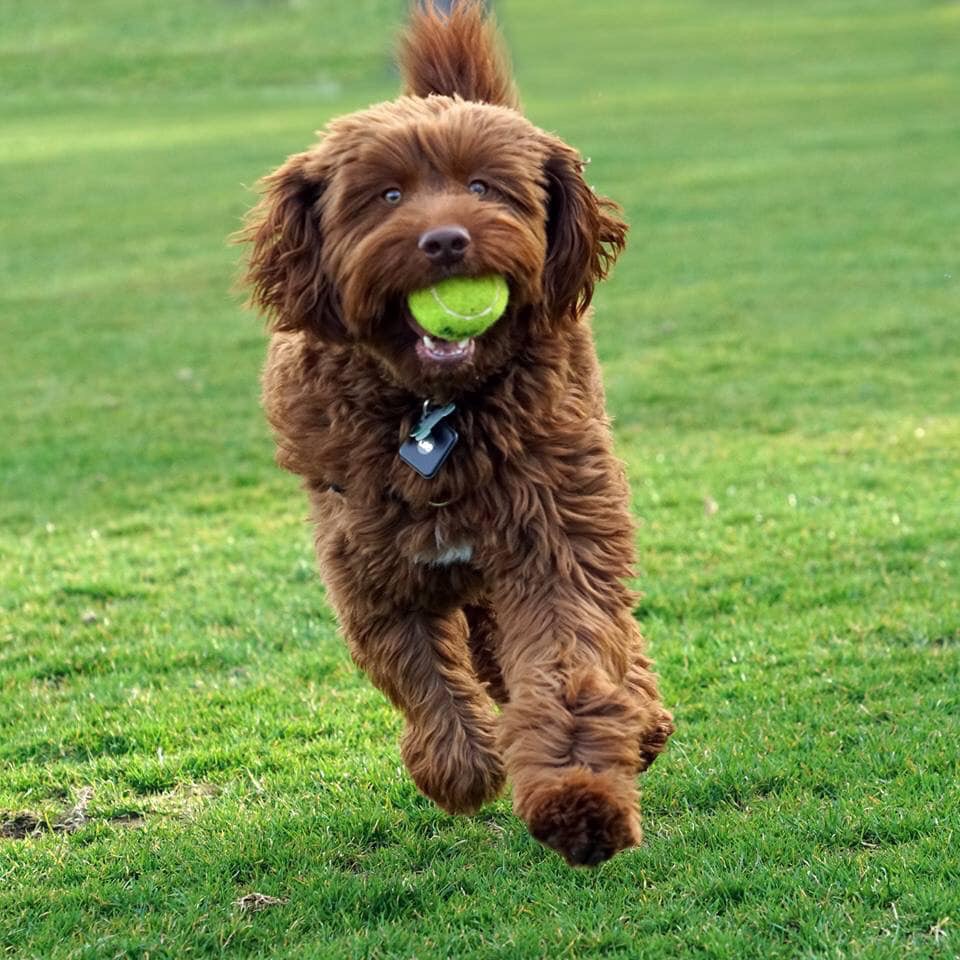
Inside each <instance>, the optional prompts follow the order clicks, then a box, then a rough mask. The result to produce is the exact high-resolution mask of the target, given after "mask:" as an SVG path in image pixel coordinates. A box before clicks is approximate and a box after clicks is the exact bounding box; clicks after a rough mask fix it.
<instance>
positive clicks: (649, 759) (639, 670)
mask: <svg viewBox="0 0 960 960" xmlns="http://www.w3.org/2000/svg"><path fill="white" fill-rule="evenodd" d="M651 666H653V661H652V660H651V659H650V658H649V657H646V656H644V654H643V653H641V652H640V650H639V649H638V650H637V651H636V652H635V653H634V656H633V659H632V660H631V663H630V666H629V667H628V668H627V673H626V676H625V677H624V678H623V685H624V687H625V688H626V690H627V692H628V693H629V694H630V695H631V696H632V697H634V698H635V699H636V700H637V701H638V702H639V703H640V704H642V705H643V706H644V707H645V708H646V709H647V711H648V713H649V717H650V719H649V721H648V722H647V723H646V724H645V725H644V727H643V728H642V730H641V734H640V753H639V755H638V757H637V773H643V771H644V770H646V769H647V767H649V766H650V764H651V763H653V761H654V760H656V759H657V757H658V756H660V754H661V753H663V751H664V750H665V749H666V748H667V740H669V739H670V735H671V734H672V733H673V731H674V726H673V715H672V714H671V713H670V711H669V710H666V709H665V708H664V707H663V706H662V705H661V703H660V691H659V689H658V688H657V675H656V674H655V673H654V672H653V671H652V670H651V669H650V667H651Z"/></svg>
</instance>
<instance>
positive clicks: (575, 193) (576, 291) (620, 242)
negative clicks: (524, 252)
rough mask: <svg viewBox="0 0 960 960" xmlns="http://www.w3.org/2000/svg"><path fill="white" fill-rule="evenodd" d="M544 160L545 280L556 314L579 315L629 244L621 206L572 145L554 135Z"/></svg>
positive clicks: (553, 313) (548, 300)
mask: <svg viewBox="0 0 960 960" xmlns="http://www.w3.org/2000/svg"><path fill="white" fill-rule="evenodd" d="M550 145H551V152H550V154H549V155H548V157H547V160H546V162H545V164H544V176H545V181H546V187H547V262H546V264H545V266H544V275H543V285H544V294H545V299H546V302H547V306H548V308H549V310H550V313H551V315H552V316H554V317H557V318H559V317H561V316H568V315H569V316H573V317H578V316H580V314H582V313H583V311H584V310H586V308H587V307H588V306H589V305H590V300H591V299H592V297H593V287H594V284H596V283H597V282H598V281H599V280H603V279H604V278H605V277H606V275H607V273H608V272H609V270H610V267H612V266H613V263H614V261H615V260H616V259H617V257H618V256H619V255H620V252H621V251H622V250H623V248H624V245H625V244H626V236H627V225H626V224H625V223H624V222H623V220H621V218H620V215H621V210H620V207H619V206H618V205H617V204H616V203H614V202H613V201H612V200H608V199H607V198H606V197H598V196H597V195H596V194H595V193H594V192H593V190H592V189H591V188H590V187H589V186H587V183H586V181H585V180H584V179H583V167H584V163H583V161H582V160H581V158H580V155H579V154H578V153H577V151H576V150H574V149H573V148H572V147H569V146H567V144H565V143H563V142H562V141H560V140H554V139H552V138H551V140H550Z"/></svg>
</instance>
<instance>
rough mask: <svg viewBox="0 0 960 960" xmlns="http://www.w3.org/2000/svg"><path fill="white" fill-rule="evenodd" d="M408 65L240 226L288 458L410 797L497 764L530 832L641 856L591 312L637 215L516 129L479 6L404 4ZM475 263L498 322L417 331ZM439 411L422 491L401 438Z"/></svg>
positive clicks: (469, 807) (628, 673) (643, 747)
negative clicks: (491, 293)
mask: <svg viewBox="0 0 960 960" xmlns="http://www.w3.org/2000/svg"><path fill="white" fill-rule="evenodd" d="M401 67H402V70H403V75H404V81H405V86H406V94H405V95H404V96H401V97H400V98H399V99H397V100H394V101H392V102H389V103H382V104H378V105H376V106H373V107H370V108H369V109H368V110H363V111H361V112H358V113H354V114H351V115H349V116H345V117H340V118H339V119H336V120H333V121H332V122H331V123H330V124H329V126H328V127H327V129H326V130H325V131H324V133H323V138H322V139H321V140H320V142H319V143H317V144H316V145H315V146H313V147H312V148H311V149H309V150H307V151H306V152H305V153H300V154H297V155H295V156H292V157H290V158H289V159H288V160H287V162H286V163H284V164H283V166H281V167H280V168H279V169H278V170H276V171H275V172H274V173H272V174H270V176H268V177H267V178H266V179H265V181H264V195H263V198H262V200H261V202H260V203H259V205H258V206H257V207H256V208H255V210H254V211H253V213H252V215H251V220H250V223H249V225H248V227H247V229H246V231H245V233H244V235H243V236H244V238H245V239H246V240H248V241H250V242H251V243H252V245H253V250H252V254H251V257H250V264H249V272H248V281H249V283H250V285H251V286H252V290H253V300H254V302H255V303H256V304H257V305H258V306H259V307H260V308H261V309H263V310H264V311H265V312H266V313H267V314H268V315H269V317H270V321H271V327H270V329H271V331H272V333H273V337H272V340H271V344H270V351H269V357H268V359H267V366H266V372H265V374H264V402H265V406H266V410H267V414H268V416H269V418H270V422H271V423H272V425H273V427H274V430H275V431H276V436H277V445H278V454H277V457H278V461H279V463H280V464H281V465H282V466H284V467H286V468H287V469H288V470H292V471H294V472H295V473H298V474H300V475H301V476H303V477H304V478H305V486H306V489H307V491H308V494H309V497H310V503H311V507H312V517H313V521H314V523H315V524H316V547H317V554H318V557H319V560H320V566H321V569H322V572H323V576H324V579H325V581H326V584H327V588H328V592H329V596H330V599H331V601H332V603H333V605H334V607H335V608H336V611H337V613H338V614H339V618H340V623H341V625H342V628H343V631H344V633H345V635H346V638H347V640H348V642H349V645H350V650H351V653H352V654H353V657H354V659H355V660H356V662H357V663H358V664H359V666H360V667H362V668H363V669H364V670H365V671H366V672H367V673H368V674H369V676H370V678H371V679H372V680H373V682H374V683H375V684H377V686H378V687H380V689H381V690H383V691H384V692H385V693H386V695H387V696H388V697H389V698H390V699H391V700H392V701H393V703H394V704H395V705H396V706H397V707H399V708H400V709H401V710H402V711H403V713H404V715H405V716H406V721H407V725H406V732H405V735H404V738H403V745H402V753H403V759H404V762H405V763H406V765H407V768H408V770H409V771H410V774H411V776H412V777H413V779H414V781H415V782H416V784H417V786H418V787H419V788H420V790H422V791H423V793H425V794H426V795H427V796H428V797H430V798H431V799H432V800H433V801H435V802H436V803H437V804H439V805H440V806H441V807H443V808H444V809H445V810H448V811H450V812H452V813H461V812H470V811H474V810H476V809H478V808H479V807H480V806H481V805H482V804H484V803H487V802H488V801H490V800H492V799H493V798H494V797H496V796H497V794H498V793H499V792H500V791H501V789H502V787H503V785H504V779H505V777H507V776H509V777H510V779H511V781H512V783H513V805H514V809H515V810H516V812H517V813H518V814H519V815H520V816H521V817H522V818H523V819H524V820H525V821H526V822H527V824H528V826H529V828H530V831H531V833H532V834H533V835H534V836H535V837H536V838H537V839H538V840H540V841H542V842H543V843H545V844H547V845H548V846H550V847H553V848H554V849H555V850H557V851H559V852H560V853H561V854H562V855H563V856H564V857H565V858H566V859H567V861H568V862H569V863H571V864H590V865H593V864H597V863H600V862H601V861H602V860H605V859H607V858H609V857H611V856H613V855H614V854H615V853H616V852H617V851H618V850H621V849H623V848H625V847H629V846H632V845H634V844H636V843H638V842H639V841H640V837H641V832H640V819H639V813H638V806H637V791H636V784H635V776H636V774H637V773H638V772H639V771H641V770H644V769H645V768H646V767H647V766H648V765H649V764H650V763H651V762H652V761H653V760H654V759H655V757H656V755H657V754H658V753H660V751H662V750H663V748H664V746H665V744H666V740H667V737H668V736H669V735H670V733H671V731H672V729H673V727H672V723H671V718H670V714H669V713H667V712H666V711H665V710H664V709H663V707H662V705H661V702H660V698H659V694H658V692H657V686H656V679H655V676H654V675H653V674H652V673H651V672H650V661H649V660H648V659H647V658H646V657H645V656H644V654H643V641H642V638H641V636H640V633H639V631H638V629H637V626H636V623H635V622H634V619H633V617H632V615H631V594H630V592H629V591H628V589H627V588H626V587H625V586H624V583H623V581H624V578H626V577H628V576H629V575H630V573H631V564H632V561H633V532H632V524H631V518H630V514H629V511H628V490H627V486H626V482H625V479H624V474H623V469H622V467H621V464H620V463H619V462H618V461H617V460H616V459H615V458H614V456H613V453H612V452H611V439H610V430H609V424H608V420H607V417H606V414H605V412H604V399H603V388H602V385H601V380H600V371H599V367H598V364H597V360H596V355H595V351H594V347H593V342H592V338H591V333H590V325H589V318H588V311H587V308H588V306H589V304H590V299H591V295H592V293H593V287H594V284H595V283H596V282H597V281H598V280H600V279H602V278H603V277H604V276H605V275H606V272H607V269H608V268H609V266H610V265H611V263H612V262H613V260H614V259H615V257H616V256H617V255H618V254H619V253H620V251H621V250H622V248H623V245H624V238H625V234H626V225H625V224H624V223H623V222H622V221H621V219H620V216H619V210H618V208H617V207H616V205H615V204H613V203H612V202H611V201H609V200H606V199H604V198H602V197H598V196H596V195H595V194H594V193H593V191H592V190H591V189H590V187H588V186H587V184H586V183H585V182H584V179H583V175H582V170H583V163H582V161H581V159H580V156H579V154H578V153H577V152H576V151H575V150H573V149H572V148H571V147H569V146H567V144H565V143H563V142H562V141H561V140H559V139H557V138H556V137H554V136H551V135H550V134H547V133H544V132H543V131H542V130H539V129H537V128H536V127H534V126H533V125H532V124H531V123H530V122H529V121H527V120H526V119H525V118H524V117H523V116H522V115H521V114H520V113H519V111H518V104H517V100H516V95H515V92H514V89H513V83H512V80H511V79H510V75H509V72H508V70H507V69H506V67H505V61H504V58H503V57H502V55H501V53H500V48H499V45H498V41H497V37H496V34H495V31H494V29H493V26H492V25H491V24H490V22H489V21H488V20H487V19H486V18H485V15H484V12H483V6H482V4H481V3H480V2H478V0H462V2H460V3H458V4H457V5H456V6H455V7H454V12H453V13H452V14H450V15H449V16H447V15H443V14H441V13H440V12H439V11H438V10H436V9H435V8H433V7H432V5H428V6H427V8H426V9H420V10H417V11H414V12H413V13H412V15H411V23H410V26H409V28H408V30H407V32H406V34H405V36H404V38H403V41H402V48H401ZM489 274H500V275H502V276H503V277H505V278H506V279H507V282H508V284H509V290H510V295H509V302H508V306H507V310H506V313H505V314H504V315H503V316H502V317H501V319H500V320H499V321H498V322H497V323H496V324H495V325H493V326H492V327H491V328H490V329H489V330H487V331H486V332H484V333H483V334H482V335H480V336H478V337H476V339H468V340H467V341H466V342H461V343H459V344H455V343H447V342H444V341H442V340H437V339H431V338H429V337H425V336H424V333H425V331H424V330H423V329H422V328H421V327H419V325H418V324H417V323H416V321H414V319H413V317H412V316H411V314H410V312H409V310H408V308H407V306H406V298H407V295H408V294H409V293H411V292H412V291H415V290H419V289H422V288H424V287H427V286H429V285H431V284H433V283H436V282H437V281H438V280H441V279H444V278H447V277H450V276H466V277H472V276H481V275H489ZM449 402H452V403H454V404H455V407H456V409H455V410H454V411H453V412H452V413H450V414H448V415H447V417H446V418H445V419H444V420H442V421H441V423H440V424H439V425H437V426H436V427H435V428H434V431H433V432H432V434H431V437H430V438H429V439H430V443H428V445H427V446H428V447H432V446H433V442H434V441H436V442H437V443H442V445H443V446H444V448H447V447H452V449H450V452H449V456H448V458H447V460H446V461H445V462H444V463H443V464H442V466H440V467H439V468H438V469H437V471H436V472H435V473H434V474H433V476H432V477H430V478H427V477H424V476H421V474H420V473H418V472H417V470H415V469H414V468H412V467H411V466H410V465H409V464H408V463H407V462H405V461H404V460H403V459H401V457H400V456H398V449H399V448H400V446H401V445H402V444H404V443H405V442H408V438H409V436H410V434H411V431H412V429H413V428H414V427H415V425H417V424H418V422H420V421H421V419H422V417H423V416H424V415H425V414H427V413H429V412H434V411H435V410H436V408H437V405H440V404H447V403H449ZM454 431H455V433H454ZM457 435H458V436H459V439H458V440H457ZM454 443H455V445H453V444H454ZM495 703H496V704H499V707H500V711H501V712H499V714H498V711H497V709H496V707H495Z"/></svg>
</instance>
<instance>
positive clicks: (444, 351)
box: [407, 313, 477, 366]
mask: <svg viewBox="0 0 960 960" xmlns="http://www.w3.org/2000/svg"><path fill="white" fill-rule="evenodd" d="M407 324H408V325H409V327H410V329H411V330H413V332H414V333H415V334H416V335H417V340H416V343H415V344H414V349H415V350H416V353H417V356H418V357H419V358H420V359H421V360H426V361H429V362H432V363H439V364H443V365H445V366H456V365H458V364H461V363H467V362H468V361H470V360H471V359H472V358H473V355H474V352H475V351H476V346H477V345H476V342H475V339H474V338H473V337H464V338H463V339H462V340H444V339H443V338H441V337H438V336H436V334H432V333H427V331H426V330H424V329H423V327H421V326H420V324H419V323H417V321H416V320H414V319H413V317H412V316H410V315H409V313H408V314H407Z"/></svg>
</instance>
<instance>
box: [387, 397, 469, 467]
mask: <svg viewBox="0 0 960 960" xmlns="http://www.w3.org/2000/svg"><path fill="white" fill-rule="evenodd" d="M456 409H457V406H456V404H454V403H446V404H444V405H443V406H438V407H431V405H430V401H429V400H424V401H423V412H422V413H421V415H420V419H419V420H418V421H417V423H416V425H415V426H414V428H413V429H412V430H411V431H410V436H409V437H407V439H406V440H404V441H403V443H402V444H401V445H400V450H399V453H400V459H401V460H402V461H403V462H404V463H406V464H407V465H408V466H410V467H413V469H414V470H416V472H417V473H419V474H420V476H421V477H424V478H425V479H427V480H429V479H431V478H432V477H434V476H436V473H437V471H438V470H439V469H440V468H441V467H442V466H443V464H444V461H445V460H446V459H447V457H449V456H450V451H451V450H453V448H454V447H455V446H456V445H457V441H458V440H459V439H460V436H459V434H458V433H457V431H456V430H454V429H453V427H452V426H450V424H449V423H447V422H446V419H447V417H449V416H450V415H451V414H452V413H454V412H455V411H456Z"/></svg>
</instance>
